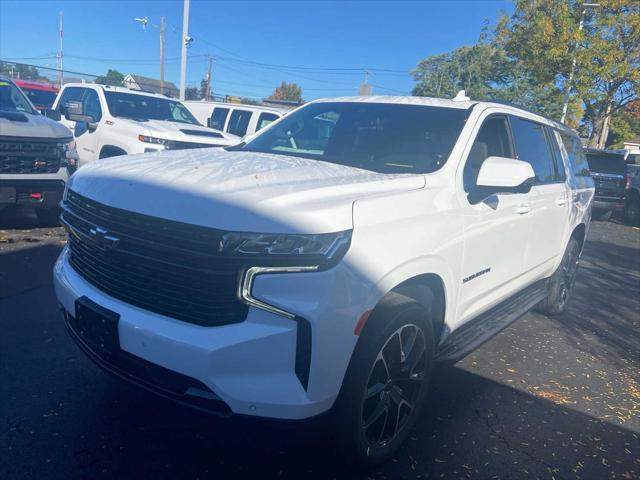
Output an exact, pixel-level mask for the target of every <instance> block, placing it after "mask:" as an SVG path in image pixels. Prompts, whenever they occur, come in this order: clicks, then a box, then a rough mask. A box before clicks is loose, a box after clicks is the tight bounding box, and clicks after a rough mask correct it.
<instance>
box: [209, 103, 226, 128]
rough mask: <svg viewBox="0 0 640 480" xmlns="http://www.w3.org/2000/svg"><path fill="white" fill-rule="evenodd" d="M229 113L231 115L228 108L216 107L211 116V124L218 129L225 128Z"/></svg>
mask: <svg viewBox="0 0 640 480" xmlns="http://www.w3.org/2000/svg"><path fill="white" fill-rule="evenodd" d="M227 115H229V109H228V108H219V107H217V108H214V109H213V113H212V114H211V118H209V126H210V127H211V128H215V129H216V130H224V122H226V121H227Z"/></svg>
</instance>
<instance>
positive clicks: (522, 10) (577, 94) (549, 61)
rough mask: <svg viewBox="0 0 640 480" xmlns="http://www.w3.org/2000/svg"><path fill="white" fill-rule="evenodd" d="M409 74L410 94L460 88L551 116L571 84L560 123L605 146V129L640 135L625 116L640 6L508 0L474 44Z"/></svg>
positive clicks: (637, 69) (637, 60)
mask: <svg viewBox="0 0 640 480" xmlns="http://www.w3.org/2000/svg"><path fill="white" fill-rule="evenodd" d="M583 11H584V14H583ZM583 15H584V16H583ZM581 18H583V19H584V28H583V29H580V28H579V25H580V19H581ZM574 58H575V69H574V76H573V79H572V81H571V83H570V84H569V77H570V74H571V71H572V64H573V59H574ZM413 76H414V79H415V80H416V82H417V84H416V85H415V87H414V94H416V95H433V96H445V97H448V96H452V95H455V93H456V91H457V90H460V89H465V90H467V93H468V94H469V95H470V96H471V97H472V98H474V99H479V100H486V99H502V100H507V101H511V102H514V103H517V104H520V105H523V106H525V107H527V108H531V109H534V110H536V111H539V112H540V113H542V114H545V115H547V116H550V117H552V118H556V119H559V118H560V116H561V112H562V105H563V102H564V91H565V88H567V87H570V93H571V96H570V102H569V109H568V117H567V122H568V123H569V124H570V125H571V126H573V127H576V128H578V127H579V128H580V129H581V131H582V133H583V134H585V135H586V136H588V137H589V138H590V144H591V145H592V146H599V147H604V146H605V141H606V140H607V138H608V130H609V126H611V128H613V129H614V130H615V131H617V132H618V135H619V134H622V133H621V132H622V131H623V129H624V128H627V127H628V129H630V130H629V132H628V134H631V133H634V134H635V135H638V134H640V132H638V131H635V132H632V130H633V129H636V128H637V123H634V122H630V121H628V119H627V120H625V119H624V118H626V117H624V115H627V113H625V112H626V106H627V105H628V104H629V103H630V102H632V101H634V99H636V98H637V93H638V85H639V83H640V2H635V1H633V0H601V1H600V7H596V8H587V9H585V7H584V6H583V2H582V1H577V0H565V1H557V0H535V1H531V0H515V9H514V13H513V14H512V15H511V16H506V15H504V16H502V17H501V18H500V19H499V21H498V23H497V26H496V27H495V29H494V30H493V31H492V32H489V31H487V30H485V31H483V33H482V35H481V36H480V40H479V42H478V44H476V45H473V46H467V47H462V48H459V49H456V50H454V51H453V52H450V53H445V54H440V55H434V56H431V57H428V58H426V59H424V60H422V61H421V62H420V63H419V64H418V67H417V68H416V70H415V71H414V72H413ZM623 117H624V118H623ZM625 125H626V126H627V127H625ZM616 139H617V137H615V136H614V137H612V138H610V139H609V142H611V141H618V140H616Z"/></svg>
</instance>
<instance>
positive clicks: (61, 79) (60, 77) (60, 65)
mask: <svg viewBox="0 0 640 480" xmlns="http://www.w3.org/2000/svg"><path fill="white" fill-rule="evenodd" d="M63 32H64V29H63V13H62V12H60V51H59V52H58V83H59V86H60V88H62V83H63V82H64V74H63V73H62V70H63V68H64V64H63V58H64V57H63V55H62V39H63Z"/></svg>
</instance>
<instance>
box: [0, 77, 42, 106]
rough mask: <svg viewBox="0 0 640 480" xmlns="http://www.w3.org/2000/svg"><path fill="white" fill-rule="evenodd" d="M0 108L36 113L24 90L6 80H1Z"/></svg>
mask: <svg viewBox="0 0 640 480" xmlns="http://www.w3.org/2000/svg"><path fill="white" fill-rule="evenodd" d="M0 110H5V111H8V112H27V113H35V112H34V110H33V108H31V105H30V104H29V102H28V100H27V98H26V97H25V96H24V94H23V93H22V90H20V89H19V88H18V87H16V86H15V85H14V84H13V83H11V82H7V81H4V80H0Z"/></svg>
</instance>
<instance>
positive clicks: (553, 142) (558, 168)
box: [545, 127, 567, 180]
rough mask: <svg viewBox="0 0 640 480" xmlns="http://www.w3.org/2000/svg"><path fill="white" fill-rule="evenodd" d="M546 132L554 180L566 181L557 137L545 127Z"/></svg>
mask: <svg viewBox="0 0 640 480" xmlns="http://www.w3.org/2000/svg"><path fill="white" fill-rule="evenodd" d="M545 130H546V131H547V138H548V139H549V147H550V148H551V153H552V154H553V160H554V162H553V166H554V169H555V175H556V180H566V178H567V174H566V172H565V170H564V161H563V160H562V153H561V152H560V145H558V135H557V134H556V132H555V131H554V130H552V129H551V128H548V127H545Z"/></svg>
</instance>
